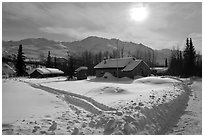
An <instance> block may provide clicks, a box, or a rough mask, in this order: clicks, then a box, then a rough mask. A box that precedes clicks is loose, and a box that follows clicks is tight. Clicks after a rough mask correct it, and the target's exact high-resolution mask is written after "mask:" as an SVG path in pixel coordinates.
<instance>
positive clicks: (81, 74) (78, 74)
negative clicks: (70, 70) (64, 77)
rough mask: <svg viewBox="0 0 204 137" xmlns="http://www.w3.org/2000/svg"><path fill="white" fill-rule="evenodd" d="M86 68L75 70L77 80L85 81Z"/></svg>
mask: <svg viewBox="0 0 204 137" xmlns="http://www.w3.org/2000/svg"><path fill="white" fill-rule="evenodd" d="M87 70H88V67H85V66H82V67H79V68H78V69H76V70H75V74H76V77H77V80H82V79H87Z"/></svg>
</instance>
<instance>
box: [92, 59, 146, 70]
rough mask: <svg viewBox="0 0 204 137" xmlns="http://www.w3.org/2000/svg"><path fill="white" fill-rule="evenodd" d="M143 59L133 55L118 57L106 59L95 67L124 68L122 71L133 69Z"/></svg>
mask: <svg viewBox="0 0 204 137" xmlns="http://www.w3.org/2000/svg"><path fill="white" fill-rule="evenodd" d="M141 61H142V60H138V59H135V58H133V57H127V58H116V59H106V60H103V61H102V62H100V63H99V64H97V65H96V66H95V67H94V68H95V69H100V68H117V67H118V68H123V70H122V71H131V70H133V69H134V68H135V67H136V66H137V65H138V64H140V62H141Z"/></svg>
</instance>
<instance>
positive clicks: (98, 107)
mask: <svg viewBox="0 0 204 137" xmlns="http://www.w3.org/2000/svg"><path fill="white" fill-rule="evenodd" d="M29 84H30V85H31V86H32V87H34V88H39V89H41V90H44V91H47V92H50V93H53V94H57V95H61V97H62V99H63V100H64V101H65V102H67V103H70V104H73V105H75V106H78V107H81V108H83V109H85V110H87V111H90V112H91V113H95V114H100V113H102V111H105V112H116V109H114V108H111V107H108V106H106V105H104V104H101V103H99V102H97V101H95V100H94V99H92V98H90V97H86V96H83V95H79V94H75V93H71V92H67V91H63V90H59V89H54V88H50V87H47V86H44V85H41V84H33V83H29Z"/></svg>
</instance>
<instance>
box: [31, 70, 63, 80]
mask: <svg viewBox="0 0 204 137" xmlns="http://www.w3.org/2000/svg"><path fill="white" fill-rule="evenodd" d="M63 74H64V72H63V71H61V70H59V69H56V68H36V69H34V70H33V71H31V72H30V74H29V75H30V78H46V77H57V76H62V75H63Z"/></svg>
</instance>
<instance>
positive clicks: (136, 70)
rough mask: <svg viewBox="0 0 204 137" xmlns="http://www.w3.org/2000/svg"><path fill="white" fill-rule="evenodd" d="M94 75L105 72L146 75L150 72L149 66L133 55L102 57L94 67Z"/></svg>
mask: <svg viewBox="0 0 204 137" xmlns="http://www.w3.org/2000/svg"><path fill="white" fill-rule="evenodd" d="M94 69H95V71H96V77H102V76H103V75H104V73H105V72H109V73H111V74H112V75H113V76H115V77H117V76H118V77H119V78H121V77H129V78H135V77H136V76H148V75H150V74H151V70H150V68H149V66H148V65H147V64H146V63H145V62H144V61H142V60H137V59H135V58H133V57H127V58H118V59H104V60H103V61H102V62H100V63H99V64H97V65H96V66H95V67H94Z"/></svg>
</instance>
